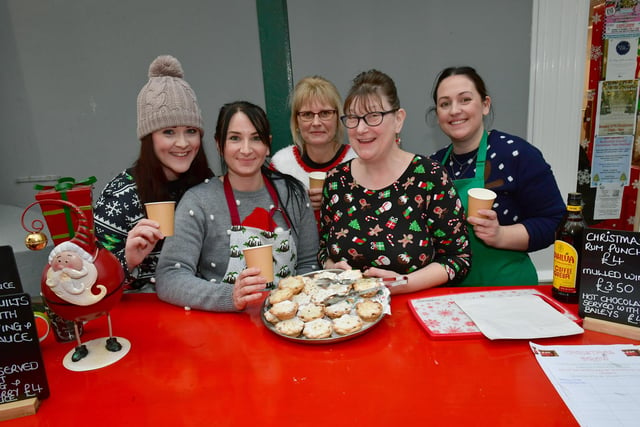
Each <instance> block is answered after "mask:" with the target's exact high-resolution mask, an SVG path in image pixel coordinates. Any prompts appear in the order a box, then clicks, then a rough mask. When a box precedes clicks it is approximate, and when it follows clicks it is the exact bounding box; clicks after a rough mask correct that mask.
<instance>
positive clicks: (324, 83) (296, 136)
mask: <svg viewBox="0 0 640 427" xmlns="http://www.w3.org/2000/svg"><path fill="white" fill-rule="evenodd" d="M313 99H317V100H318V101H319V102H325V103H327V104H329V105H330V106H331V108H333V109H335V110H336V111H337V114H336V118H335V119H336V120H337V126H336V135H335V141H336V143H337V144H342V141H343V140H344V129H343V127H342V123H341V122H340V116H342V99H341V98H340V93H339V92H338V89H337V88H336V87H335V85H334V84H333V83H331V82H330V81H329V80H327V79H325V78H324V77H321V76H309V77H305V78H303V79H301V80H300V81H299V82H298V83H297V84H296V86H295V88H294V89H293V93H292V94H291V102H290V106H291V120H290V127H291V136H292V138H293V142H294V143H295V144H296V145H297V146H298V147H299V148H300V150H301V151H303V152H304V143H305V142H304V140H303V139H302V136H301V135H300V132H299V131H298V112H300V107H302V105H303V104H305V103H306V102H308V101H309V100H313Z"/></svg>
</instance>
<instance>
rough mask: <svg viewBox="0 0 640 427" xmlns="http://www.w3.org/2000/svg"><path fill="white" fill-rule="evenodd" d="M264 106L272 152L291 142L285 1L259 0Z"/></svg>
mask: <svg viewBox="0 0 640 427" xmlns="http://www.w3.org/2000/svg"><path fill="white" fill-rule="evenodd" d="M256 7H257V11H258V28H259V32H260V54H261V57H262V80H263V84H264V98H265V102H266V105H265V108H266V111H267V115H268V116H269V122H270V123H271V134H272V135H273V143H272V147H271V154H274V153H275V152H276V151H278V150H279V149H280V148H282V147H285V146H287V145H290V144H291V132H290V130H289V117H290V114H291V113H290V110H289V104H288V97H289V93H290V92H291V90H292V89H293V69H292V66H291V47H290V45H289V17H288V14H287V1H286V0H256Z"/></svg>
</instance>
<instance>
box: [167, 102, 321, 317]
mask: <svg viewBox="0 0 640 427" xmlns="http://www.w3.org/2000/svg"><path fill="white" fill-rule="evenodd" d="M215 138H216V142H217V145H218V150H219V152H220V155H221V157H222V158H223V159H224V163H225V165H226V169H227V171H226V173H225V174H224V175H222V176H221V177H220V178H214V179H212V180H210V181H208V182H205V183H203V184H200V185H198V186H196V187H194V188H192V189H191V190H189V191H188V192H187V193H186V194H185V195H184V197H183V199H182V201H181V202H180V205H179V206H178V208H177V210H176V218H175V232H174V236H172V237H169V238H167V240H166V242H165V246H164V248H163V252H162V254H161V256H160V261H159V263H158V275H157V284H156V288H157V292H158V297H159V298H160V299H162V300H164V301H167V302H170V303H173V304H177V305H182V306H188V307H190V308H197V309H202V310H211V311H237V310H243V309H244V308H246V306H247V305H248V304H250V303H252V302H253V303H255V302H257V301H259V300H261V299H262V297H263V295H264V292H262V291H264V288H265V285H266V283H267V281H266V279H265V277H263V276H262V275H261V274H260V273H261V272H260V271H259V270H258V269H256V268H247V267H246V264H245V261H244V255H243V249H244V248H247V247H253V246H261V245H267V244H269V245H272V248H273V260H274V276H275V278H274V282H275V283H277V282H278V281H279V280H280V279H281V278H282V277H286V276H289V275H294V274H304V273H307V272H310V271H313V270H317V268H318V267H317V262H316V260H315V254H316V252H317V247H318V233H317V227H316V223H315V217H314V214H313V210H312V208H311V204H310V201H309V196H308V195H307V192H306V191H305V189H304V187H303V186H302V185H301V183H300V182H299V181H297V180H295V179H293V178H292V177H291V176H288V175H283V174H281V173H279V172H277V171H273V170H270V169H269V168H268V167H266V166H265V160H266V157H267V156H268V155H269V150H270V146H271V135H270V127H269V122H268V121H267V117H266V114H265V113H264V111H263V110H262V108H260V107H258V106H256V105H253V104H251V103H248V102H242V101H240V102H234V103H231V104H226V105H224V106H223V107H222V109H221V110H220V115H219V117H218V123H217V126H216V133H215Z"/></svg>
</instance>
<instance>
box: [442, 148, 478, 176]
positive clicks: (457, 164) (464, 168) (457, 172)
mask: <svg viewBox="0 0 640 427" xmlns="http://www.w3.org/2000/svg"><path fill="white" fill-rule="evenodd" d="M469 154H471V153H465V157H466V156H467V155H469ZM476 157H478V150H477V149H476V150H475V153H473V155H472V156H471V157H469V158H467V159H466V160H465V159H463V160H462V161H461V160H460V159H458V157H457V156H456V155H455V154H454V153H453V151H451V153H450V154H449V159H450V161H449V165H448V166H449V170H450V171H451V175H452V176H453V177H454V178H456V179H459V178H463V177H464V176H465V175H466V173H467V172H468V171H469V169H471V166H473V165H475V163H476Z"/></svg>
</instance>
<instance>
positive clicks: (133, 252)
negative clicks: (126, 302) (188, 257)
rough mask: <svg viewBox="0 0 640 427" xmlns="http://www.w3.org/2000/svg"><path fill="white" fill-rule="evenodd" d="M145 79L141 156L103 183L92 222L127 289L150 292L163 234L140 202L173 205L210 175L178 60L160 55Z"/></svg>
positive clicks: (139, 130)
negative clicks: (119, 266)
mask: <svg viewBox="0 0 640 427" xmlns="http://www.w3.org/2000/svg"><path fill="white" fill-rule="evenodd" d="M148 76H149V80H148V82H147V83H146V84H145V85H144V86H143V87H142V89H141V90H140V93H139V94H138V99H137V118H138V123H137V136H138V139H139V140H140V142H141V145H140V155H139V157H138V159H137V160H136V162H135V163H134V164H133V166H132V167H130V168H128V169H126V170H124V171H123V172H121V173H120V174H119V175H117V176H116V177H115V178H113V179H112V180H111V181H110V182H109V183H108V184H107V185H106V187H105V188H104V190H103V191H102V194H101V195H100V197H99V199H98V201H97V202H96V205H95V207H94V222H95V234H96V237H97V238H98V241H99V242H100V243H101V244H102V246H104V247H105V248H107V249H109V250H110V251H111V252H113V253H114V254H115V255H116V257H117V258H118V259H119V260H120V263H121V264H122V266H123V269H124V271H125V273H126V276H127V281H128V286H129V288H130V289H143V290H150V291H153V290H155V285H154V283H155V280H154V276H155V266H156V264H157V259H158V256H159V254H160V250H161V248H162V239H163V238H164V236H163V235H162V233H161V232H160V230H159V224H158V223H156V222H154V221H151V220H149V219H147V218H146V215H145V211H144V203H148V202H157V201H167V200H173V201H176V203H177V202H179V201H180V198H181V197H182V195H183V194H184V193H185V191H186V190H187V189H189V188H190V187H192V186H194V185H196V184H198V183H200V182H203V181H205V180H206V179H208V178H211V177H212V176H213V173H212V172H211V169H210V168H209V164H208V161H207V157H206V154H205V152H204V149H202V147H201V146H202V136H203V135H204V127H203V122H202V114H201V112H200V107H199V106H198V101H197V98H196V95H195V93H194V92H193V90H192V89H191V86H190V85H189V83H187V82H186V81H185V80H184V71H183V69H182V65H181V64H180V62H179V61H178V60H177V59H176V58H174V57H173V56H170V55H163V56H159V57H157V58H156V59H155V60H154V61H153V62H152V63H151V65H150V66H149V72H148Z"/></svg>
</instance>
